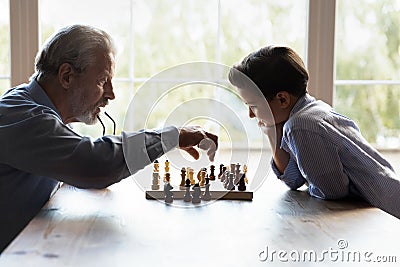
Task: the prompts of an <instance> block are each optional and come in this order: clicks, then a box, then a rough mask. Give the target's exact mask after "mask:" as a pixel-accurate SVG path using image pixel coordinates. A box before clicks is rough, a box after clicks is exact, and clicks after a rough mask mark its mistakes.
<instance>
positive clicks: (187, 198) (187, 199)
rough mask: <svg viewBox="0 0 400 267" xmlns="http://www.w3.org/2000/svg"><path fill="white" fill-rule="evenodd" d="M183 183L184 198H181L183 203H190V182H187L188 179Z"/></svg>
mask: <svg viewBox="0 0 400 267" xmlns="http://www.w3.org/2000/svg"><path fill="white" fill-rule="evenodd" d="M185 183H186V184H185V190H186V192H185V196H184V197H183V201H185V202H190V201H192V195H190V180H189V178H188V179H186V182H185Z"/></svg>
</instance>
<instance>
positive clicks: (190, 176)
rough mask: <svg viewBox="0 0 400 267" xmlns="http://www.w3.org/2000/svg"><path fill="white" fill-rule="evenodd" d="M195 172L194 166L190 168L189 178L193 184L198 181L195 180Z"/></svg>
mask: <svg viewBox="0 0 400 267" xmlns="http://www.w3.org/2000/svg"><path fill="white" fill-rule="evenodd" d="M193 174H194V170H193V169H192V168H189V170H188V177H189V180H190V184H191V185H194V184H195V183H196V181H195V180H194V178H193Z"/></svg>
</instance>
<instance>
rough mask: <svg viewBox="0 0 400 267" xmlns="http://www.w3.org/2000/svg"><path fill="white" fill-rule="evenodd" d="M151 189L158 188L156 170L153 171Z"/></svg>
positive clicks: (158, 179)
mask: <svg viewBox="0 0 400 267" xmlns="http://www.w3.org/2000/svg"><path fill="white" fill-rule="evenodd" d="M151 189H152V190H158V189H160V175H159V173H158V172H153V181H152V184H151Z"/></svg>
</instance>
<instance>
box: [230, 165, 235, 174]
mask: <svg viewBox="0 0 400 267" xmlns="http://www.w3.org/2000/svg"><path fill="white" fill-rule="evenodd" d="M235 169H236V164H235V163H231V169H230V172H231V173H233V174H235Z"/></svg>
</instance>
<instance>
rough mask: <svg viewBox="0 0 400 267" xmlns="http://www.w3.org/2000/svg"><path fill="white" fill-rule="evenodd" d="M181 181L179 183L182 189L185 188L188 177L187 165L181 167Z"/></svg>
mask: <svg viewBox="0 0 400 267" xmlns="http://www.w3.org/2000/svg"><path fill="white" fill-rule="evenodd" d="M181 178H182V179H181V183H180V185H179V189H180V190H185V179H186V169H185V167H182V169H181Z"/></svg>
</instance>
